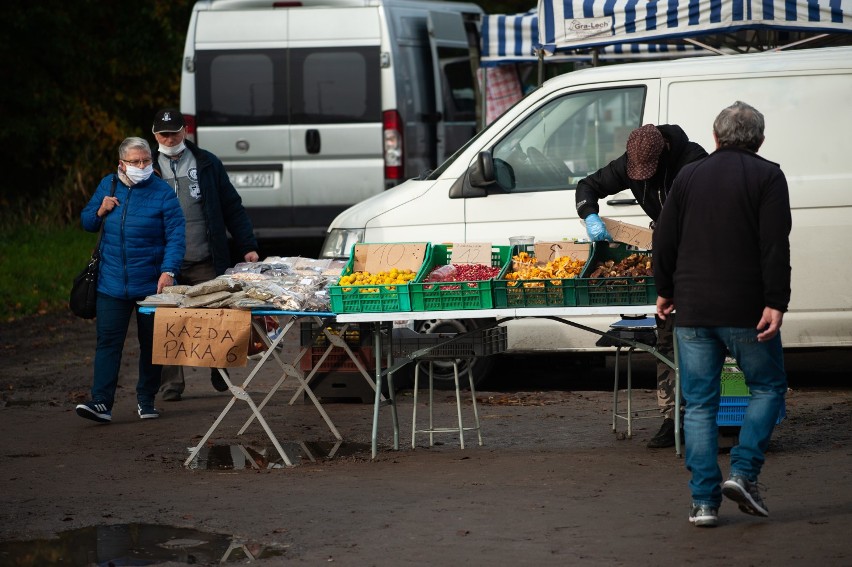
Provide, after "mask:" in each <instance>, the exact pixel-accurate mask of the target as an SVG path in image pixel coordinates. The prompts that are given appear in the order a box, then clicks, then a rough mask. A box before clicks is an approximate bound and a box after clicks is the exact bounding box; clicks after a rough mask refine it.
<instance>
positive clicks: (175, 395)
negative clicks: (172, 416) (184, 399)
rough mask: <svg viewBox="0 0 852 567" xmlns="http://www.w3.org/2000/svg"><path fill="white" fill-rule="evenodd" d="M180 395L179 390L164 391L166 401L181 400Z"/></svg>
mask: <svg viewBox="0 0 852 567" xmlns="http://www.w3.org/2000/svg"><path fill="white" fill-rule="evenodd" d="M180 397H181V396H180V392H178V391H177V390H166V391H165V392H163V401H164V402H179V401H180Z"/></svg>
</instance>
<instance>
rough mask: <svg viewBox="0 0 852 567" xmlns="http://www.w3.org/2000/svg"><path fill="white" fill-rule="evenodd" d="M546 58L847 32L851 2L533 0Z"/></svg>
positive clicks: (850, 26) (851, 19)
mask: <svg viewBox="0 0 852 567" xmlns="http://www.w3.org/2000/svg"><path fill="white" fill-rule="evenodd" d="M538 16H539V21H540V22H541V27H540V30H539V42H538V44H537V46H539V47H542V48H543V49H544V50H545V52H547V53H555V52H562V51H572V50H576V49H582V48H589V47H594V46H598V45H615V44H619V43H626V42H655V41H656V42H659V41H664V40H670V39H676V38H683V37H697V36H701V35H706V34H722V33H731V32H735V31H739V30H745V29H748V30H759V29H774V30H789V31H805V32H814V33H852V0H709V1H708V0H685V1H684V0H650V1H644V2H640V1H639V0H539V3H538Z"/></svg>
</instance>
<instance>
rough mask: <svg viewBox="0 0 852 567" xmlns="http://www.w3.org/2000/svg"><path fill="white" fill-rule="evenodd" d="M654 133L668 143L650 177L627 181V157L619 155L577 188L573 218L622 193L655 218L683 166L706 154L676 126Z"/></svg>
mask: <svg viewBox="0 0 852 567" xmlns="http://www.w3.org/2000/svg"><path fill="white" fill-rule="evenodd" d="M657 129H659V130H660V133H661V134H662V135H663V138H665V140H666V142H668V147H667V148H666V149H664V150H663V153H662V155H661V156H660V163H659V166H658V167H657V171H656V173H654V176H653V177H651V178H650V179H647V180H645V181H635V180H633V179H630V178H629V177H627V153H624V154H622V155H621V157H619V158H617V159H615V160H613V161H611V162H610V163H609V164H608V165H606V166H604V167H602V168H601V169H599V170H598V171H596V172H594V173H592V174H591V175H589V176H588V177H586V178H585V179H582V180H580V182H579V183H578V184H577V190H576V193H575V199H576V203H577V215H578V216H579V217H580V218H581V219H584V218H586V217H587V216H589V215H590V214H592V213H596V214H597V213H598V212H599V211H600V208H599V207H598V199H603V198H604V197H607V196H609V195H615V194H616V193H618V192H620V191H623V190H624V189H630V190H631V191H632V192H633V196H634V197H636V200H637V201H638V202H639V206H641V207H642V210H643V211H645V214H647V215H648V216H649V217H650V218H651V220H652V221H656V220H657V218H659V216H660V211H661V210H662V209H663V203H665V202H666V195H668V193H669V190H670V189H671V187H672V183H673V182H674V178H675V177H677V174H678V173H679V172H680V170H681V169H683V166H685V165H686V164H688V163H691V162H693V161H695V160H697V159H701V158H703V157H706V156H707V152H706V151H704V148H702V147H701V146H700V145H699V144H696V143H695V142H690V141H689V138H688V137H687V135H686V132H684V131H683V128H681V127H680V126H677V125H674V124H660V125H659V126H657Z"/></svg>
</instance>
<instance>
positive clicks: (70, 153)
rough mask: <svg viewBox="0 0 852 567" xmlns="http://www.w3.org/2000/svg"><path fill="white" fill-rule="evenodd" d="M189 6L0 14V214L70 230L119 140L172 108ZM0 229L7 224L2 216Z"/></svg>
mask: <svg viewBox="0 0 852 567" xmlns="http://www.w3.org/2000/svg"><path fill="white" fill-rule="evenodd" d="M192 4H193V2H192V0H148V1H146V2H139V3H136V4H127V3H123V2H109V1H107V2H104V1H95V0H77V1H75V2H67V1H59V0H43V1H40V2H28V3H24V4H16V3H11V2H6V3H4V4H3V7H2V8H0V14H2V21H3V22H4V33H3V34H2V36H0V53H2V54H3V59H4V63H3V66H2V71H0V73H2V75H0V77H2V83H3V85H4V87H3V89H2V90H1V91H0V118H2V129H0V149H2V151H0V159H2V162H0V163H2V171H3V173H4V175H3V177H2V180H0V184H2V187H1V188H0V189H1V190H0V205H2V206H3V210H4V212H3V213H2V214H3V215H9V214H13V215H14V216H15V217H17V218H23V219H25V220H27V221H28V222H32V223H51V224H56V223H68V222H77V220H78V216H79V212H80V209H82V207H83V205H84V204H85V203H86V201H87V200H88V199H89V197H90V196H91V193H92V191H93V190H94V187H95V185H96V183H97V181H98V180H99V179H100V178H101V177H102V176H103V175H105V174H106V173H108V172H110V171H112V170H113V169H114V168H115V164H116V161H117V159H118V156H117V154H116V148H117V147H118V144H119V143H120V141H121V140H122V139H123V138H125V137H126V136H134V135H135V136H143V137H146V138H150V137H151V136H150V131H149V128H150V124H151V117H152V116H153V114H154V112H155V111H156V109H157V108H159V107H162V106H177V105H178V101H179V85H180V65H181V57H182V53H183V42H184V37H185V34H186V27H187V24H188V22H189V16H190V13H191V10H192ZM5 220H6V222H0V225H2V224H8V220H9V219H8V218H6V219H5Z"/></svg>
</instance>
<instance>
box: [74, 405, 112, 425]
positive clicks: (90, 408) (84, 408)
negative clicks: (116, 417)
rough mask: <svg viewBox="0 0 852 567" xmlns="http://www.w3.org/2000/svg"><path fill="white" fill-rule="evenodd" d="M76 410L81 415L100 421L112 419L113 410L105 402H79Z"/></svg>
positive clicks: (104, 421)
mask: <svg viewBox="0 0 852 567" xmlns="http://www.w3.org/2000/svg"><path fill="white" fill-rule="evenodd" d="M75 411H76V412H77V415H79V416H80V417H85V418H86V419H91V420H92V421H97V422H98V423H109V422H110V421H112V411H111V410H110V408H109V407H107V405H106V404H105V403H103V402H96V401H91V402H85V403H82V404H77V407H76V408H75Z"/></svg>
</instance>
